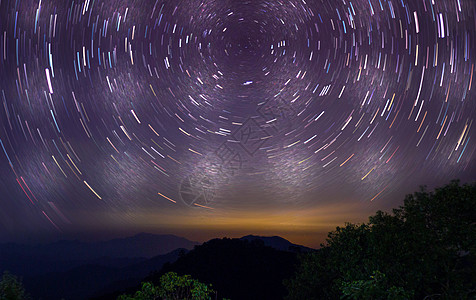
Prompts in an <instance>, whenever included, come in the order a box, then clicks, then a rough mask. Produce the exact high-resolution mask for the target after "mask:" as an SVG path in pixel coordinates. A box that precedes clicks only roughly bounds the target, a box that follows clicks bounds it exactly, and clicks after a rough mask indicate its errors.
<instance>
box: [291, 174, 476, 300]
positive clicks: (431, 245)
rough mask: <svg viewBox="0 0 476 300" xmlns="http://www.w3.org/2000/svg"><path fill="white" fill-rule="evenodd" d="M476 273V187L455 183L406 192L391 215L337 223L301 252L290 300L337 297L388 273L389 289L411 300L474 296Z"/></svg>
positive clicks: (469, 297) (381, 214)
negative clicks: (315, 248) (321, 242)
mask: <svg viewBox="0 0 476 300" xmlns="http://www.w3.org/2000/svg"><path fill="white" fill-rule="evenodd" d="M475 270H476V184H465V185H460V183H459V181H452V182H451V183H450V184H448V185H446V186H444V187H441V188H437V189H435V191H434V192H428V191H427V190H426V188H424V187H422V188H421V190H420V191H419V192H416V193H414V194H412V195H407V196H406V198H405V200H404V204H403V206H401V207H400V208H398V209H394V210H393V213H392V214H389V213H385V212H382V211H379V212H377V213H376V214H375V215H374V216H371V217H370V218H369V222H368V223H366V224H361V225H355V224H346V225H345V226H344V227H342V228H341V227H337V228H336V230H335V231H333V232H331V233H329V235H328V239H327V243H326V244H325V245H322V248H321V249H320V250H318V251H316V252H313V253H310V254H304V255H302V256H301V258H300V264H299V266H298V270H297V272H296V274H295V275H294V277H293V278H292V279H290V280H287V281H286V286H287V288H288V299H338V298H340V297H341V296H343V288H345V287H347V288H348V287H349V285H353V286H354V287H356V285H359V284H360V285H362V284H367V285H368V284H369V283H372V281H370V282H369V280H368V279H369V277H370V276H373V275H374V274H385V286H387V287H388V288H389V289H390V288H391V287H402V288H403V289H404V292H405V293H403V294H402V295H406V296H405V297H407V298H414V299H423V298H425V297H427V299H428V298H430V299H474V297H476V271H475ZM373 283H375V280H374V282H373ZM344 291H348V289H347V290H345V289H344ZM344 295H347V296H350V294H348V293H347V294H345V293H344ZM409 295H413V296H412V297H410V296H409ZM369 299H371V298H369ZM384 299H385V298H384Z"/></svg>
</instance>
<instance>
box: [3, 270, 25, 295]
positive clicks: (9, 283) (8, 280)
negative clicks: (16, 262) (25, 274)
mask: <svg viewBox="0 0 476 300" xmlns="http://www.w3.org/2000/svg"><path fill="white" fill-rule="evenodd" d="M0 299H1V300H24V299H29V296H28V295H27V294H26V292H25V288H24V287H23V284H22V282H21V279H18V278H17V277H16V276H15V275H12V274H10V273H9V272H8V271H5V272H4V273H3V276H2V280H1V281H0Z"/></svg>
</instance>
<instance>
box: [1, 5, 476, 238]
mask: <svg viewBox="0 0 476 300" xmlns="http://www.w3.org/2000/svg"><path fill="white" fill-rule="evenodd" d="M475 56H476V2H475V1H474V0H353V1H347V0H306V1H305V0H289V1H288V0H286V1H279V0H252V1H238V0H178V1H177V0H174V1H169V0H167V1H163V0H157V1H155V0H148V1H146V0H140V1H139V0H137V1H135V0H117V1H115V0H79V1H78V0H75V1H71V0H39V1H29V0H26V1H25V0H0V90H1V92H0V102H1V105H0V121H1V127H0V146H1V149H0V239H1V240H4V241H6V240H18V241H19V240H35V239H42V238H53V237H79V238H100V237H112V236H120V235H126V234H132V233H137V232H140V231H148V232H156V233H175V234H178V235H182V236H184V237H187V238H190V239H195V240H199V241H203V240H205V239H208V238H212V237H222V236H234V235H241V234H243V235H244V234H249V233H254V234H265V235H266V234H267V235H281V236H283V237H286V238H288V239H290V240H291V241H293V242H298V243H302V244H305V245H309V246H317V245H318V244H319V243H320V242H322V241H323V237H324V236H325V233H326V232H327V231H329V230H332V229H333V228H334V227H335V226H337V225H343V223H344V222H346V221H352V222H364V221H366V220H367V217H368V216H369V215H371V214H372V213H374V212H375V211H376V210H378V209H384V210H389V209H391V208H393V207H397V206H398V205H400V204H401V203H402V200H403V198H404V196H405V195H406V194H408V193H412V192H414V191H416V190H417V189H418V186H419V185H423V184H426V185H428V186H429V187H430V188H433V187H435V186H440V185H443V184H445V183H448V182H449V181H450V180H451V179H461V180H462V181H463V182H468V181H475V180H476V131H475V130H476V129H475V128H474V127H476V124H474V121H475V120H476V78H473V77H476V75H475V74H474V73H476V71H475V62H476V57H475Z"/></svg>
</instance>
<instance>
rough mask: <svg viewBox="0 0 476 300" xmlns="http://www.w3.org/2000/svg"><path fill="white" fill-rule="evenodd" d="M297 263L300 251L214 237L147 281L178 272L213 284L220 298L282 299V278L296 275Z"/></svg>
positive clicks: (260, 242) (156, 281)
mask: <svg viewBox="0 0 476 300" xmlns="http://www.w3.org/2000/svg"><path fill="white" fill-rule="evenodd" d="M296 262H297V254H296V253H293V252H289V251H281V250H277V249H274V248H271V247H268V246H265V243H264V242H263V241H262V240H260V239H254V240H251V241H248V240H246V239H244V240H242V239H229V238H224V239H213V240H210V241H208V242H206V243H204V244H203V245H201V246H195V248H194V249H193V250H191V251H190V252H188V253H187V254H186V255H184V256H182V257H180V258H179V259H178V260H177V261H176V262H174V263H171V264H165V265H164V267H163V268H162V270H161V271H160V272H159V273H157V274H154V275H153V276H151V277H149V278H146V281H153V282H155V283H158V280H159V278H160V276H161V275H162V274H165V273H167V272H169V271H174V272H177V273H178V274H180V275H184V274H190V275H191V276H192V278H196V279H198V280H200V281H202V282H204V283H211V284H212V285H213V288H214V289H215V290H216V291H218V299H221V298H223V297H225V298H230V299H233V300H239V299H282V298H283V297H284V295H285V293H286V291H285V288H284V286H283V284H282V281H283V279H286V278H289V277H291V276H292V275H293V272H294V267H295V264H296Z"/></svg>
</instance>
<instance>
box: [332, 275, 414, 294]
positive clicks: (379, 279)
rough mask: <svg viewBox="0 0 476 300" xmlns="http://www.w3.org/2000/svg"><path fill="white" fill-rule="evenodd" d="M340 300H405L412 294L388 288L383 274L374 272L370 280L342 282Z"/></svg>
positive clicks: (391, 287) (399, 289)
mask: <svg viewBox="0 0 476 300" xmlns="http://www.w3.org/2000/svg"><path fill="white" fill-rule="evenodd" d="M341 291H342V294H343V295H342V296H341V299H353V300H359V299H368V300H373V299H387V300H407V299H411V297H412V294H411V293H409V292H406V291H405V290H404V289H403V288H402V287H395V286H389V284H388V282H387V278H386V276H385V274H383V273H380V272H379V271H375V272H374V274H373V275H372V276H370V280H355V281H352V282H343V283H342V286H341Z"/></svg>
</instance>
